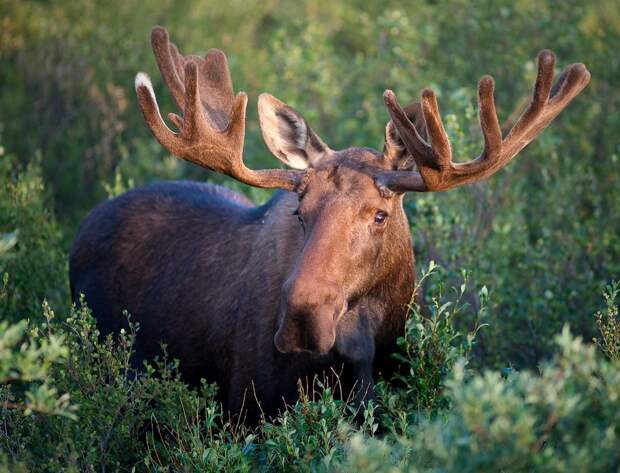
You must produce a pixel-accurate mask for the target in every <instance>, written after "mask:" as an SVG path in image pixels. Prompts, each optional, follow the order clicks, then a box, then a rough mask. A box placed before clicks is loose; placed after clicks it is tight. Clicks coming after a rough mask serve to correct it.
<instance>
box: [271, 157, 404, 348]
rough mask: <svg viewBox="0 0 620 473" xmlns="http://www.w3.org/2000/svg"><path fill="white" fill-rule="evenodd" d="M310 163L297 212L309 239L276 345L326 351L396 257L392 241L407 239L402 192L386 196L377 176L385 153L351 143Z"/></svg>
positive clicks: (289, 287) (287, 289)
mask: <svg viewBox="0 0 620 473" xmlns="http://www.w3.org/2000/svg"><path fill="white" fill-rule="evenodd" d="M327 161H328V162H327V163H323V162H321V164H320V165H317V167H316V168H311V170H310V172H309V173H308V176H307V178H306V181H305V183H304V185H303V187H302V188H301V189H300V191H299V192H298V195H299V206H298V208H297V210H296V211H295V214H294V215H293V218H296V220H297V221H293V224H294V225H299V226H300V227H301V229H302V231H303V232H304V247H303V250H302V252H301V254H300V255H299V257H298V258H297V261H296V264H295V267H294V269H293V271H292V273H291V274H290V276H289V278H288V279H287V281H286V283H285V284H284V286H283V288H282V304H281V313H280V319H279V328H278V331H277V333H276V335H275V338H274V342H275V345H276V348H277V349H278V350H279V351H280V352H283V353H288V352H294V351H301V350H307V351H311V352H315V353H319V354H325V353H327V352H328V351H329V350H330V349H331V348H332V347H333V345H334V343H335V339H336V331H337V326H338V322H339V321H340V320H341V317H342V316H343V315H344V314H345V313H346V312H347V310H349V309H350V308H351V307H352V306H353V305H354V303H355V301H357V300H359V298H361V297H363V296H364V295H365V294H367V293H368V292H369V291H370V290H372V289H373V288H374V287H376V286H377V284H379V282H380V281H382V280H383V279H384V278H385V277H386V275H387V274H388V272H389V270H390V267H391V265H393V261H392V260H393V258H392V255H393V245H392V244H391V242H393V241H409V235H408V233H407V224H406V218H405V215H404V212H403V210H402V194H392V195H390V196H382V195H381V193H380V191H379V189H378V187H377V186H376V185H375V183H374V179H373V177H372V174H373V172H375V171H376V170H377V168H379V169H380V168H381V167H382V166H383V165H384V163H385V160H384V159H383V155H382V154H381V153H378V152H376V151H374V150H369V149H362V148H351V149H348V150H345V151H342V152H338V153H334V156H333V158H332V159H329V158H328V159H327Z"/></svg>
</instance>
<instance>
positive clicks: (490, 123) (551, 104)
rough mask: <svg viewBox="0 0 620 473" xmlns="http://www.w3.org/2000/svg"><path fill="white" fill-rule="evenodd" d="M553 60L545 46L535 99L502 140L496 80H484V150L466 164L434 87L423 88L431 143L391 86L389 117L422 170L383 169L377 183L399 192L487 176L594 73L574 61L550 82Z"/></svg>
mask: <svg viewBox="0 0 620 473" xmlns="http://www.w3.org/2000/svg"><path fill="white" fill-rule="evenodd" d="M554 64H555V56H554V55H553V53H552V52H551V51H549V50H543V51H541V52H540V53H539V55H538V75H537V78H536V83H535V85H534V92H533V95H532V100H531V102H530V104H529V106H528V107H527V109H526V110H525V112H524V113H523V114H522V115H521V117H520V118H519V120H518V121H517V123H516V124H515V125H514V126H513V128H512V130H510V132H509V133H508V135H507V136H506V138H505V139H503V140H502V135H501V128H500V125H499V121H498V118H497V113H496V111H495V100H494V98H493V91H494V83H493V79H492V78H491V77H490V76H484V77H482V79H480V82H479V83H478V104H479V115H480V126H481V128H482V134H483V137H484V151H483V152H482V154H481V155H480V156H478V157H477V158H476V159H473V160H471V161H469V162H466V163H454V162H453V161H452V151H451V149H450V141H449V139H448V136H447V134H446V132H445V129H444V127H443V123H442V121H441V115H440V113H439V107H438V105H437V99H436V97H435V93H434V92H433V91H432V90H430V89H426V90H424V91H423V92H422V111H423V115H424V120H425V123H426V130H427V134H428V136H429V141H430V143H427V142H426V141H424V140H423V139H422V138H421V137H420V135H419V134H418V132H417V130H416V128H415V126H414V125H413V124H412V123H411V121H410V120H409V119H408V118H407V116H406V114H405V112H404V111H403V109H402V108H401V106H400V104H399V103H398V101H397V99H396V96H395V95H394V93H393V92H392V91H390V90H387V91H386V92H385V93H384V100H385V103H386V106H387V109H388V112H389V114H390V117H391V120H392V122H393V123H394V126H395V127H396V129H397V130H398V133H399V134H400V136H401V139H402V140H403V143H404V144H405V146H406V147H407V149H408V150H409V153H410V154H411V155H412V156H413V158H414V160H415V162H416V165H417V168H418V170H417V171H387V172H382V173H379V174H378V175H377V177H376V181H377V184H378V185H379V187H380V188H381V189H383V190H386V189H390V190H392V191H395V192H404V191H418V192H436V191H444V190H448V189H452V188H454V187H457V186H460V185H463V184H467V183H471V182H475V181H479V180H482V179H485V178H487V177H489V176H490V175H492V174H494V173H495V172H497V171H498V170H499V169H501V168H502V167H504V166H505V165H506V164H507V163H508V162H509V161H510V160H511V159H512V158H513V157H514V156H515V155H516V154H517V153H518V152H519V151H521V150H522V149H523V148H524V147H525V146H527V144H528V143H530V142H531V141H532V140H533V139H534V138H536V136H538V135H539V134H540V133H541V132H542V130H544V129H545V128H546V127H547V126H548V125H549V123H551V121H552V120H553V119H554V118H555V117H556V116H557V115H558V114H559V113H560V112H561V111H562V110H563V109H564V108H565V107H566V106H567V105H568V104H569V103H570V101H571V100H572V99H573V98H574V97H575V96H576V95H577V94H579V92H581V91H582V90H583V88H584V87H585V86H586V85H587V84H588V82H589V80H590V73H589V72H588V70H587V69H586V67H585V66H584V65H583V64H572V65H571V66H568V67H567V68H566V69H565V70H564V72H563V73H562V74H561V75H560V77H559V79H558V81H557V83H556V84H555V85H554V86H553V87H552V83H553V68H554Z"/></svg>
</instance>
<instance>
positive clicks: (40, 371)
mask: <svg viewBox="0 0 620 473" xmlns="http://www.w3.org/2000/svg"><path fill="white" fill-rule="evenodd" d="M401 3H403V4H401ZM0 22H1V25H2V28H0V144H2V146H0V468H2V469H7V470H10V471H61V470H66V471H106V470H108V471H132V470H135V471H170V470H173V471H205V470H206V471H215V470H219V471H229V470H230V471H271V470H277V471H291V470H293V471H343V470H344V471H362V472H371V471H377V472H379V471H428V472H431V471H432V472H451V471H459V472H463V471H476V472H479V471H545V472H548V471H557V472H563V471H593V472H595V471H600V472H609V471H620V454H619V453H618V452H620V364H619V363H620V355H619V353H620V319H619V318H618V302H617V300H618V297H620V285H619V284H618V283H614V282H613V281H614V280H618V279H620V213H619V212H618V208H620V173H619V172H618V154H619V147H618V145H619V142H618V135H617V130H619V129H620V113H619V111H620V79H619V78H620V60H619V59H618V54H617V51H618V50H620V12H619V11H618V9H617V5H616V2H614V1H613V0H601V1H585V0H583V1H577V0H571V1H566V2H553V1H551V0H548V1H534V0H520V1H518V2H497V1H491V0H477V1H476V2H473V3H472V2H466V1H463V0H447V1H443V2H433V1H428V0H414V1H410V2H396V1H382V2H373V1H364V2H361V1H357V0H351V1H348V2H328V1H326V0H309V1H307V2H304V3H303V4H299V2H293V1H286V0H283V1H281V2H264V1H263V2H251V1H244V2H237V1H228V2H212V1H203V0H175V1H174V2H173V1H163V2H138V1H135V0H125V1H119V0H112V1H110V2H97V1H94V0H77V1H76V0H72V1H69V0H57V1H54V2H42V1H34V0H30V1H24V0H5V1H3V2H2V5H1V7H0ZM155 24H163V25H165V26H166V27H167V28H168V29H169V31H170V32H171V34H172V36H173V39H174V40H175V42H176V43H177V44H178V45H179V46H180V47H181V48H182V50H183V51H188V52H199V51H203V52H204V51H205V50H206V49H208V48H210V47H220V48H222V49H224V50H225V51H226V52H227V54H228V56H229V59H230V60H231V69H232V74H233V78H234V79H235V86H236V88H237V89H240V90H246V91H247V92H248V93H249V95H250V100H251V104H252V103H255V101H256V97H257V95H258V93H260V92H262V91H268V92H271V93H273V94H275V95H276V96H278V97H279V98H281V99H282V100H285V101H286V102H287V103H290V104H291V105H292V106H294V107H296V108H297V109H298V110H300V111H302V112H303V113H304V115H305V116H306V118H307V119H308V120H309V122H310V123H311V124H312V125H313V127H314V128H316V129H317V131H318V132H319V133H320V134H321V136H322V137H324V138H325V140H326V141H328V142H329V144H330V145H331V146H332V147H334V148H340V147H345V146H350V145H353V144H355V145H361V146H364V145H367V146H374V147H377V148H380V147H381V144H382V133H383V127H384V124H385V122H386V120H387V113H386V111H385V109H384V107H383V105H382V100H381V93H382V91H383V90H384V89H385V88H388V87H389V88H392V89H394V90H395V91H396V92H397V93H398V94H399V98H401V100H402V101H406V100H407V99H411V100H414V99H415V98H416V97H417V96H418V94H419V92H420V90H421V89H422V88H423V87H425V86H429V85H430V86H432V87H433V88H435V89H436V90H437V91H438V93H439V101H440V105H441V108H442V111H443V113H444V116H445V117H446V118H445V120H446V126H447V128H448V133H449V135H450V137H451V139H452V141H453V143H454V147H455V155H456V156H460V157H462V158H463V159H465V158H466V157H472V156H474V155H476V154H478V153H479V151H480V144H481V142H482V140H481V137H480V133H479V130H478V129H477V125H476V118H475V114H476V110H475V90H476V89H475V84H476V80H477V79H478V78H479V77H480V76H481V75H482V74H484V73H491V74H493V75H494V76H495V78H496V83H497V86H496V99H497V102H498V111H499V114H500V118H501V120H502V122H507V123H509V122H511V121H512V120H514V116H513V115H510V113H511V112H512V110H513V107H514V106H516V105H519V104H521V101H522V100H523V98H524V97H527V96H528V94H529V90H527V88H528V87H529V84H531V83H532V82H533V75H534V74H535V71H534V68H533V65H534V63H533V59H534V58H535V56H536V53H537V52H538V50H540V49H542V48H543V47H547V48H550V49H552V50H554V51H555V52H556V54H557V56H558V60H559V64H558V69H559V68H562V67H563V66H565V65H566V64H568V63H571V62H579V61H582V62H584V63H586V65H587V66H588V69H589V70H590V71H591V73H592V78H593V79H592V82H591V84H590V85H589V86H588V88H587V89H586V90H585V91H584V92H583V93H582V94H581V95H580V96H579V97H578V98H577V99H576V100H575V101H574V103H573V104H571V105H570V106H569V108H568V109H567V110H566V111H565V112H563V113H562V114H561V115H560V117H559V118H558V119H557V120H556V121H555V122H554V123H553V124H552V125H551V126H550V128H549V129H548V130H547V131H545V132H544V134H543V135H542V136H541V137H540V138H538V139H537V141H536V142H535V143H533V144H532V145H530V146H529V147H528V148H527V149H526V150H524V152H523V153H522V155H521V156H520V157H519V158H517V159H516V161H515V162H514V163H513V164H511V165H510V166H509V167H508V168H506V169H505V170H503V171H502V172H501V173H500V174H498V175H497V176H495V177H494V178H492V179H491V180H489V181H487V182H485V183H481V184H478V185H474V186H470V187H466V188H462V189H458V190H455V191H452V192H448V193H444V194H436V195H435V194H432V195H412V196H408V197H407V200H406V210H407V212H408V214H409V217H410V222H411V226H412V236H413V239H414V243H415V248H416V255H417V259H418V266H419V270H421V269H425V273H424V274H426V276H424V275H423V274H420V280H421V281H420V291H421V293H422V296H423V297H422V299H423V301H424V304H421V306H420V307H419V306H418V305H417V304H415V303H413V304H412V306H411V311H410V318H409V321H408V323H407V328H406V331H405V333H404V334H403V337H402V339H401V340H400V343H399V351H398V353H396V354H395V355H394V356H396V357H397V358H398V359H399V360H400V362H401V364H402V365H403V366H404V367H405V369H404V370H403V372H402V373H401V374H400V375H399V376H398V377H396V378H394V379H383V380H379V383H378V386H377V390H378V394H379V396H378V399H377V403H376V405H373V406H371V407H370V408H369V409H368V410H366V411H365V412H364V413H363V416H361V417H362V419H363V420H362V421H354V419H356V414H357V413H356V411H355V409H354V408H353V406H351V405H349V404H347V403H344V402H341V401H336V400H334V397H333V396H332V392H333V391H334V390H336V389H337V388H338V386H337V385H335V386H334V385H325V384H323V383H322V381H321V380H317V381H316V384H315V386H314V387H313V388H312V389H310V390H309V391H304V392H303V393H302V396H301V400H300V401H299V402H298V403H297V404H296V405H295V406H291V407H290V409H289V410H288V411H287V412H285V413H283V414H282V416H281V417H279V418H278V419H274V420H264V421H263V422H262V423H261V424H260V425H259V426H258V427H257V428H252V429H250V428H247V427H243V426H241V425H238V424H237V423H236V422H233V421H230V420H229V419H227V418H226V417H225V415H224V413H222V412H221V409H220V408H219V406H218V405H217V404H216V403H215V402H214V401H213V399H214V392H215V390H216V389H217V387H216V386H211V385H208V384H205V385H203V386H202V388H201V389H200V390H192V389H189V388H188V387H187V386H185V385H184V384H183V383H182V382H181V381H180V380H179V378H178V373H177V371H176V362H175V360H170V359H167V358H164V359H160V360H155V361H154V362H153V363H152V365H151V366H150V367H149V369H148V371H147V372H146V373H145V374H141V375H137V374H136V373H135V372H133V371H132V369H131V367H130V365H129V363H128V359H129V355H130V353H131V349H132V345H133V341H134V339H135V335H136V331H139V327H136V326H133V325H132V329H131V330H130V331H129V332H128V333H124V334H122V336H121V337H119V339H118V340H116V341H112V340H111V339H107V340H100V339H99V337H98V332H97V329H96V325H95V324H94V321H93V319H92V317H91V315H90V313H89V310H88V308H87V307H85V306H78V307H75V306H73V307H72V306H71V304H70V297H69V294H68V282H67V252H68V248H69V245H70V243H71V240H72V238H73V236H74V235H75V232H76V230H77V225H78V223H79V221H80V220H81V219H82V218H83V217H84V215H85V214H86V212H87V211H88V210H89V209H90V208H92V207H93V206H94V205H95V204H96V203H97V202H100V201H102V200H104V199H105V198H107V197H108V196H113V195H117V194H118V193H121V192H123V191H124V190H126V189H127V188H129V187H131V186H134V185H142V184H146V183H149V182H152V181H153V180H156V179H170V178H175V179H176V178H193V179H199V180H213V181H217V182H224V183H225V184H226V185H228V186H232V187H235V188H237V189H240V190H242V191H243V192H246V193H248V195H250V197H251V198H252V199H254V200H255V201H257V202H259V201H264V200H265V199H266V198H268V196H269V194H268V193H267V192H264V191H257V190H253V189H248V188H245V187H242V186H240V185H239V184H236V183H233V182H231V181H230V180H227V179H225V178H222V177H221V176H217V175H213V174H209V173H206V172H205V171H203V170H200V169H196V168H192V167H190V166H186V165H185V164H183V163H181V162H180V161H178V160H176V159H174V158H171V157H169V156H166V155H165V153H164V151H163V150H162V149H161V147H160V146H159V145H158V144H157V143H156V142H155V141H154V140H153V138H152V137H151V136H150V135H149V133H148V130H147V127H146V126H145V125H144V124H143V122H142V117H141V114H140V113H139V110H138V108H137V105H136V103H135V99H134V93H133V84H132V82H133V75H134V74H135V72H137V71H139V70H145V71H146V72H148V73H150V75H151V77H152V78H153V80H154V83H155V88H156V89H157V92H158V97H161V98H162V99H164V97H166V99H165V100H162V102H163V103H162V108H164V109H165V110H166V111H171V110H173V108H172V101H171V100H170V98H169V95H168V94H166V93H165V92H164V89H163V85H162V84H161V81H160V79H159V74H158V73H157V72H156V66H155V62H154V60H153V58H152V55H151V51H150V48H149V44H148V34H149V31H150V28H151V26H153V25H155ZM251 104H250V106H249V119H248V120H249V124H248V130H247V139H246V156H247V158H246V160H247V161H248V162H249V163H250V164H251V165H252V166H254V167H260V166H268V165H269V166H273V165H274V162H275V160H273V159H272V158H271V157H270V156H269V153H268V151H267V149H266V147H265V146H264V145H263V144H262V141H261V138H260V134H259V131H258V124H257V123H258V121H257V117H256V109H255V106H252V105H251ZM463 268H466V269H467V271H464V270H463ZM487 288H490V290H489V289H487ZM601 296H602V297H601ZM420 302H421V301H420ZM568 327H570V329H569V328H568ZM358 418H359V416H358Z"/></svg>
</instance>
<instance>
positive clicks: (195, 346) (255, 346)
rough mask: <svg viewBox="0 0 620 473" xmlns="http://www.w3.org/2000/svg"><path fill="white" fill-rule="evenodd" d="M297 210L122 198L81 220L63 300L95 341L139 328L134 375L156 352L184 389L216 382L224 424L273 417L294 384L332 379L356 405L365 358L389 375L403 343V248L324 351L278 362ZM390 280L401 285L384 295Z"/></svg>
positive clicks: (193, 194)
mask: <svg viewBox="0 0 620 473" xmlns="http://www.w3.org/2000/svg"><path fill="white" fill-rule="evenodd" d="M297 206H298V198H297V195H296V194H294V193H290V192H283V191H279V192H277V193H276V194H275V195H274V196H273V198H272V199H271V200H270V201H269V202H267V203H266V204H265V205H263V206H259V207H255V206H254V205H252V203H251V202H250V201H249V200H247V199H246V198H245V197H243V196H242V195H240V194H236V193H235V192H233V191H231V190H229V189H226V188H224V187H220V186H216V185H212V184H199V183H194V182H166V183H157V184H154V185H151V186H149V187H145V188H138V189H135V190H132V191H130V192H127V193H126V194H124V195H122V196H119V197H116V198H115V199H112V200H110V201H108V202H105V203H104V204H102V205H100V206H99V207H97V208H95V209H94V210H93V211H92V212H91V213H90V215H89V216H88V217H87V218H86V219H85V220H84V222H83V224H82V226H81V228H80V231H79V233H78V236H77V238H76V240H75V244H74V249H73V251H72V253H71V261H70V267H71V275H70V278H71V281H72V293H73V297H74V299H75V300H77V299H79V295H80V294H85V295H86V298H87V300H88V303H89V305H90V306H91V308H92V310H93V312H94V314H95V316H96V317H97V321H98V324H99V327H100V330H101V333H102V335H103V336H105V335H107V334H110V333H112V334H114V333H118V332H119V330H120V329H121V328H125V329H127V321H126V319H125V318H124V317H122V316H120V314H122V312H123V310H127V311H128V312H129V313H130V314H131V318H132V320H133V321H137V322H139V324H140V329H139V336H138V337H137V341H136V346H135V347H134V348H135V354H134V357H133V363H134V365H135V366H136V367H139V366H140V365H141V364H142V361H143V360H149V359H152V358H153V357H155V356H156V355H158V354H160V353H161V347H160V342H162V341H165V342H166V344H167V352H168V353H169V354H170V356H172V357H175V358H178V359H179V360H181V363H180V370H181V374H182V375H183V377H184V379H185V380H186V381H188V382H189V383H191V384H197V383H198V382H199V380H200V378H205V379H207V380H209V381H211V382H216V383H217V384H218V386H219V398H220V400H221V401H222V402H223V403H224V405H225V406H227V408H228V409H229V410H230V411H231V412H233V413H238V412H240V411H241V408H242V406H243V405H245V407H246V408H247V413H249V415H255V414H256V412H257V410H258V409H260V410H262V412H264V413H265V414H267V415H273V414H275V413H276V412H277V410H278V408H280V407H281V406H282V405H283V403H284V402H292V401H294V400H295V398H296V396H297V392H298V386H297V382H298V380H299V379H304V378H306V379H311V378H312V377H313V376H314V375H320V374H321V372H322V371H324V370H325V369H328V368H331V367H333V368H334V370H335V371H336V372H337V373H338V375H339V378H340V382H341V383H342V391H343V392H344V393H347V395H354V394H352V393H353V390H354V387H355V385H356V383H359V385H358V386H357V387H358V388H362V386H365V387H366V390H368V392H367V391H366V390H364V391H362V390H361V389H358V390H357V392H358V393H359V394H358V397H359V396H362V397H367V396H371V395H372V392H371V391H370V389H371V386H370V384H371V380H372V377H373V361H374V360H375V351H378V352H379V353H380V354H384V355H385V356H379V357H377V358H376V359H377V360H380V361H383V362H384V363H383V365H377V366H374V371H378V370H386V369H388V370H389V369H390V368H391V364H390V363H389V358H388V357H387V354H388V353H390V352H392V351H393V350H394V348H395V347H394V342H395V336H397V335H398V334H399V333H402V329H403V325H404V320H405V311H406V305H407V302H408V298H409V297H410V295H411V287H412V285H413V274H414V273H413V260H412V257H413V256H412V255H413V254H412V250H411V244H410V242H408V241H405V244H403V245H402V248H401V249H400V250H401V251H402V254H401V255H400V258H401V261H400V264H399V265H398V266H397V269H398V271H399V272H400V274H398V275H397V274H390V275H386V276H387V277H386V279H385V280H384V281H381V282H382V283H383V284H380V286H385V287H377V288H376V290H377V291H381V294H377V295H376V296H375V300H373V299H372V298H371V297H372V296H371V294H369V293H371V292H372V291H369V293H367V294H366V295H365V296H364V297H361V298H360V299H358V300H357V301H355V302H354V303H352V304H350V305H349V307H347V309H348V312H349V313H348V314H343V317H346V318H347V322H348V323H347V324H339V325H338V329H337V334H336V344H335V348H334V349H332V350H330V351H329V352H328V353H325V354H313V353H309V352H302V353H295V354H282V353H280V352H279V351H278V350H277V349H276V347H275V345H274V342H273V338H274V334H275V333H276V331H277V329H278V314H279V313H280V312H281V311H282V308H281V307H280V305H281V302H282V295H281V288H282V287H283V285H284V283H285V281H286V280H287V279H288V278H289V277H290V275H291V273H292V271H293V269H294V267H295V263H296V261H297V259H298V258H299V255H300V254H301V253H302V251H303V249H304V231H303V229H302V227H301V226H300V224H299V222H298V220H297V217H296V216H295V214H294V212H295V210H296V209H297ZM189 249H192V251H188V250H189ZM267 262H268V263H267ZM325 269H328V268H325ZM395 280H402V284H400V285H396V286H395V287H396V288H392V287H391V286H392V285H393V283H394V281H395ZM389 293H391V294H389ZM390 299H392V300H393V301H391V302H390V304H389V307H388V309H387V310H390V309H391V310H394V309H392V307H394V308H396V310H394V313H390V314H389V317H386V318H384V320H385V321H387V322H384V323H382V321H381V320H376V319H375V318H373V314H375V313H377V312H376V308H374V307H373V304H374V305H376V304H377V301H378V300H380V301H381V302H383V304H385V301H386V300H390ZM372 309H375V310H372ZM384 310H386V308H384V307H381V311H382V312H383V311H384ZM386 323H388V324H389V326H386V325H385V324H386ZM386 361H388V363H385V362H386ZM363 383H365V384H363ZM256 399H259V400H260V401H261V405H260V406H257V405H255V400H256ZM359 400H362V399H359Z"/></svg>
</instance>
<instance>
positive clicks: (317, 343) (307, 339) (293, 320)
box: [274, 282, 346, 355]
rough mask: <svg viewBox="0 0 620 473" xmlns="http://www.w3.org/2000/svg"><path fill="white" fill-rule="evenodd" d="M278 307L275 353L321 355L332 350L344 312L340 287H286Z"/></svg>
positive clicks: (344, 300) (344, 305) (318, 285)
mask: <svg viewBox="0 0 620 473" xmlns="http://www.w3.org/2000/svg"><path fill="white" fill-rule="evenodd" d="M281 307H282V309H281V310H282V312H281V314H280V322H279V327H278V331H277V332H276V334H275V337H274V343H275V346H276V348H277V349H278V351H280V352H281V353H292V352H300V351H309V352H312V353H316V354H321V355H324V354H326V353H328V352H329V351H330V350H331V349H332V347H333V346H334V343H335V341H336V323H337V320H338V317H339V316H340V315H341V314H342V313H343V312H344V311H345V310H346V299H345V297H344V293H343V291H342V289H341V288H340V287H338V286H337V285H335V284H330V283H326V282H322V283H318V284H316V283H315V284H308V283H303V284H301V283H293V284H291V285H285V287H284V288H283V290H282V306H281Z"/></svg>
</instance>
